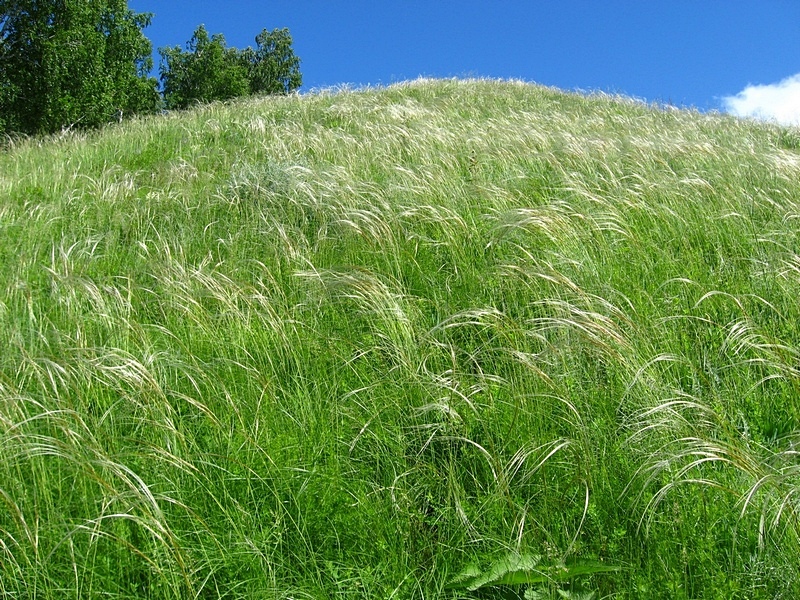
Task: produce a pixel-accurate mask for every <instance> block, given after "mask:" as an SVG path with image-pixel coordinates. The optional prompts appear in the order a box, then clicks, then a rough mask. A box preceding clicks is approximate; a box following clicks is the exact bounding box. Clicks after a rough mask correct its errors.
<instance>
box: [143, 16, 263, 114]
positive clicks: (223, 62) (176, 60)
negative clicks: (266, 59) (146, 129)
mask: <svg viewBox="0 0 800 600" xmlns="http://www.w3.org/2000/svg"><path fill="white" fill-rule="evenodd" d="M158 52H159V54H160V55H161V67H160V71H161V83H162V85H163V89H164V101H165V102H166V105H167V108H186V107H187V106H189V105H191V104H192V103H194V102H211V101H212V100H227V99H229V98H235V97H236V96H245V95H247V94H248V93H249V91H250V83H249V80H248V76H247V66H246V65H245V64H244V63H243V61H242V60H241V57H240V55H239V52H238V50H236V49H235V48H228V47H226V45H225V37H224V36H223V35H222V34H221V33H217V34H214V35H212V36H210V37H209V35H208V31H206V28H205V27H204V26H203V25H200V26H199V27H198V28H197V29H196V30H195V32H194V35H193V36H192V39H191V40H189V42H188V43H187V45H186V51H184V50H181V48H180V46H174V47H166V48H160V49H159V51H158Z"/></svg>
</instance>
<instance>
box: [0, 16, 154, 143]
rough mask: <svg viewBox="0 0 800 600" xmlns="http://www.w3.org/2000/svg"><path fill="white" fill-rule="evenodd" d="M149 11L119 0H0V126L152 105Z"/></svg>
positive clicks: (68, 123) (57, 124) (47, 126)
mask: <svg viewBox="0 0 800 600" xmlns="http://www.w3.org/2000/svg"><path fill="white" fill-rule="evenodd" d="M151 18H152V15H150V14H147V13H135V12H133V11H131V10H129V9H128V6H127V1H126V0H0V114H2V115H3V116H2V117H0V119H1V120H2V123H0V127H3V128H4V129H5V130H6V131H19V132H24V133H49V132H53V131H57V130H59V129H61V128H63V127H72V126H76V127H81V128H86V127H97V126H100V125H103V124H105V123H108V122H110V121H113V120H115V119H117V118H119V117H121V116H125V115H130V114H134V113H141V112H150V111H154V110H156V109H157V108H158V106H159V103H160V99H159V95H158V89H157V81H156V80H155V79H154V78H152V77H148V73H149V71H150V69H151V68H152V65H153V63H152V58H151V53H152V45H151V44H150V41H149V40H148V39H147V38H146V37H145V36H144V34H143V33H142V29H144V28H145V27H147V26H148V25H149V24H150V20H151Z"/></svg>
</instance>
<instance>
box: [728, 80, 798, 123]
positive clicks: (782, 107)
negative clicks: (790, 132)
mask: <svg viewBox="0 0 800 600" xmlns="http://www.w3.org/2000/svg"><path fill="white" fill-rule="evenodd" d="M722 106H723V108H724V110H725V111H727V112H729V113H731V114H733V115H736V116H738V117H754V118H756V119H763V120H766V121H776V122H778V123H781V124H782V125H800V73H798V74H796V75H792V76H791V77H787V78H786V79H784V80H782V81H780V82H778V83H771V84H769V85H748V86H747V87H746V88H744V89H743V90H742V91H741V92H739V93H738V94H736V95H735V96H726V97H724V98H723V99H722Z"/></svg>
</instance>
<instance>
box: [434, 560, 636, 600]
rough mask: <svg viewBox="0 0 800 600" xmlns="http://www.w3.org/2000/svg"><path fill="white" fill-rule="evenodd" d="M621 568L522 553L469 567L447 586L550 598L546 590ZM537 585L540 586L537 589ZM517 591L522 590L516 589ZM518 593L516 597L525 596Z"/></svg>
mask: <svg viewBox="0 0 800 600" xmlns="http://www.w3.org/2000/svg"><path fill="white" fill-rule="evenodd" d="M619 570H620V568H619V567H618V566H615V565H609V564H605V563H601V562H598V561H593V560H578V561H569V562H564V561H548V560H545V559H544V558H543V557H542V556H541V555H538V554H520V553H517V552H510V553H508V554H505V555H503V556H501V557H499V558H497V559H495V560H494V561H492V563H491V564H489V565H488V566H481V565H479V564H476V563H471V564H469V565H467V566H466V567H465V568H464V569H463V570H462V571H461V572H460V573H459V574H458V575H456V576H455V577H454V578H453V579H452V580H451V581H450V583H449V584H448V585H447V588H448V589H454V590H467V591H471V592H474V591H478V590H480V591H482V592H484V593H486V592H493V591H494V592H496V593H498V594H499V593H502V592H503V588H505V587H510V588H512V589H513V588H520V587H523V588H524V593H525V598H526V599H527V598H529V597H530V598H546V597H549V594H548V595H547V596H545V594H546V591H545V590H546V587H544V586H543V584H550V585H554V584H557V583H562V582H571V583H575V580H576V579H578V578H582V577H586V576H589V575H596V574H599V573H613V572H616V571H619ZM534 585H536V587H533V586H534ZM513 591H514V592H517V591H518V590H513ZM557 592H558V593H559V595H562V596H563V597H567V598H577V597H581V598H583V597H587V598H591V597H593V595H592V594H591V593H588V594H585V595H581V596H577V595H575V594H573V593H572V592H570V591H566V590H562V589H558V590H557ZM521 593H522V592H519V593H515V594H514V597H517V598H519V597H521Z"/></svg>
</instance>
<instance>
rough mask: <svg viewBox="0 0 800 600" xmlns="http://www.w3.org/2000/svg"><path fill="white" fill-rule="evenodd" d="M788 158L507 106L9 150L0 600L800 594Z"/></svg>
mask: <svg viewBox="0 0 800 600" xmlns="http://www.w3.org/2000/svg"><path fill="white" fill-rule="evenodd" d="M798 219H800V131H798V130H793V129H787V128H781V127H778V126H773V125H765V124H754V123H749V122H744V121H740V120H736V119H733V118H729V117H724V116H719V115H701V114H698V113H694V112H689V111H677V110H672V109H667V108H665V107H653V106H646V105H644V104H641V103H637V102H634V101H632V100H628V99H624V98H614V97H608V96H583V95H576V94H567V93H564V92H561V91H558V90H553V89H548V88H543V87H538V86H534V85H528V84H522V83H517V82H498V81H482V80H481V81H429V80H420V81H415V82H409V83H405V84H399V85H394V86H390V87H387V88H382V89H375V90H358V91H352V90H341V91H338V92H322V93H317V94H312V95H305V96H290V97H280V98H264V99H258V100H254V99H250V100H244V101H238V102H234V103H231V104H213V105H210V106H206V107H200V108H197V109H195V110H192V111H189V112H185V113H172V114H169V115H166V116H160V117H157V118H148V119H144V120H141V121H133V122H128V123H123V124H121V125H114V126H111V127H108V128H107V129H105V130H103V131H101V132H96V133H91V134H64V135H62V136H56V137H53V138H49V139H46V140H17V141H13V142H10V143H8V144H7V146H6V148H5V149H4V150H2V151H0V347H2V349H3V352H2V354H0V598H8V599H17V598H19V599H22V598H26V599H33V598H36V599H62V598H75V599H85V598H112V599H121V598H131V599H132V598H150V599H161V598H171V599H183V598H189V599H205V598H255V599H286V600H288V599H290V598H293V599H297V600H299V599H323V598H331V599H333V598H337V599H338V598H383V599H389V598H396V599H403V598H420V599H422V598H428V599H438V598H517V597H519V598H522V597H524V598H528V599H530V598H542V599H544V598H573V599H577V598H582V599H589V598H594V599H600V598H670V599H672V598H720V599H730V598H797V597H799V596H800V576H799V575H800V574H799V573H798V565H800V523H799V522H798V517H799V516H800V511H799V510H798V509H799V508H800V507H799V506H798V503H799V502H800V456H798V453H800V448H798V443H800V435H799V434H798V431H800V427H799V426H798V421H799V420H800V302H799V301H798V299H799V298H800V223H799V222H798Z"/></svg>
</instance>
